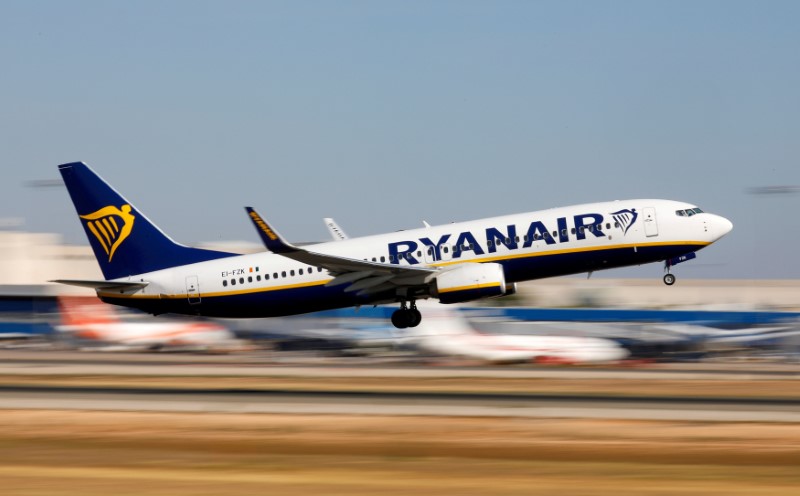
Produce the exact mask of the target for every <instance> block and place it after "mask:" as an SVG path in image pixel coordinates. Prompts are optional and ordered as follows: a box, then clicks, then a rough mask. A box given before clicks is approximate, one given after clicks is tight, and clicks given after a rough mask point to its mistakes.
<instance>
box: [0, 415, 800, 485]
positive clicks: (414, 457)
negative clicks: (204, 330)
mask: <svg viewBox="0 0 800 496" xmlns="http://www.w3.org/2000/svg"><path fill="white" fill-rule="evenodd" d="M798 466H800V425H797V424H769V425H763V424H752V423H707V422H674V421H670V422H653V421H618V420H583V419H575V420H563V419H520V418H511V419H491V418H441V417H384V416H340V415H291V416H285V415H248V414H179V413H177V414H176V413H136V412H87V411H78V412H75V411H53V410H51V411H13V410H9V411H0V480H2V493H3V494H5V495H36V494H48V495H95V494H98V495H99V494H118V495H122V494H138V495H142V494H146V495H151V494H159V495H160V494H164V495H166V494H169V495H183V494H193V495H195V494H201V495H204V494H209V495H211V494H215V495H216V494H244V495H247V494H315V495H333V494H348V495H360V494H385V495H394V494H397V495H400V494H408V493H409V492H412V493H413V492H417V493H420V494H431V493H434V492H436V493H437V494H459V495H472V494H474V495H482V494H487V495H488V494H492V495H497V494H520V495H521V494H536V493H539V494H545V493H547V494H552V493H553V492H556V491H558V492H559V493H561V494H578V495H606V494H619V493H621V492H627V493H633V494H646V495H662V494H664V495H666V494H676V493H680V494H733V495H737V494H761V495H764V494H766V495H772V494H774V495H783V494H785V495H790V494H791V495H794V494H797V493H798V489H799V488H800V471H798V470H797V467H798Z"/></svg>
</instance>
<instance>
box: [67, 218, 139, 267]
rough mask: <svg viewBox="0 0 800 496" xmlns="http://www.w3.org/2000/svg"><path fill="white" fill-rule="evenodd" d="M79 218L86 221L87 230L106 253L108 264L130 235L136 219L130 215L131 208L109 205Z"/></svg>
mask: <svg viewBox="0 0 800 496" xmlns="http://www.w3.org/2000/svg"><path fill="white" fill-rule="evenodd" d="M80 217H81V219H83V220H85V221H86V227H87V229H89V231H91V232H92V234H94V237H95V238H97V241H98V243H100V246H102V247H103V249H104V250H105V251H106V254H107V255H108V261H109V262H111V259H112V258H114V252H116V251H117V248H119V246H120V245H121V244H122V242H123V241H125V239H126V238H127V237H128V236H129V235H130V233H131V230H132V229H133V220H134V219H135V218H136V217H135V216H134V215H133V214H131V206H130V205H127V204H126V205H122V206H121V207H119V208H117V207H114V206H111V205H109V206H107V207H103V208H101V209H100V210H98V211H96V212H92V213H90V214H86V215H81V216H80Z"/></svg>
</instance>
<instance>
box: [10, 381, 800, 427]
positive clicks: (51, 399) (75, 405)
mask: <svg viewBox="0 0 800 496" xmlns="http://www.w3.org/2000/svg"><path fill="white" fill-rule="evenodd" d="M0 408H2V409H51V410H113V411H151V412H153V411H158V412H203V413H220V412H228V413H281V414H287V413H293V414H348V415H392V416H397V415H400V416H402V415H414V416H453V417H543V418H544V417H546V418H598V419H611V418H614V419H638V420H693V421H711V422H731V421H740V422H800V399H764V398H696V397H688V396H687V397H664V396H639V397H628V396H609V395H596V396H590V395H543V394H495V393H440V392H437V393H425V392H413V393H406V392H359V391H323V390H319V391H287V390H248V389H196V388H193V389H188V388H108V387H102V388H98V387H68V386H64V387H55V386H47V387H30V386H4V387H0Z"/></svg>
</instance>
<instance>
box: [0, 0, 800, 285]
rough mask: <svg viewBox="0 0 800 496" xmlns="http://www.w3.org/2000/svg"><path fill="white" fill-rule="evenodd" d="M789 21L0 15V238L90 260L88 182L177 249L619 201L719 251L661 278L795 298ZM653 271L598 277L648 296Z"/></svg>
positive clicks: (332, 8)
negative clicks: (694, 212)
mask: <svg viewBox="0 0 800 496" xmlns="http://www.w3.org/2000/svg"><path fill="white" fill-rule="evenodd" d="M799 26H800V2H795V1H788V2H778V1H766V2H755V1H753V2H735V1H714V2H703V1H686V2H660V1H658V2H657V1H629V2H612V1H609V2H594V1H588V0H587V1H582V2H569V1H554V2H533V1H523V2H503V1H491V2H490V1H485V2H469V1H456V2H444V1H441V2H428V1H421V2H373V1H358V2H346V1H337V2H324V1H318V2H311V1H308V2H303V1H287V2H269V1H254V2H235V1H226V2H221V1H220V2H197V1H186V2H178V1H173V2H161V1H158V2H156V1H141V2H130V1H93V2H85V1H70V2H61V1H19V2H13V1H6V2H2V3H0V64H1V65H0V102H2V106H1V107H0V151H1V152H2V171H3V174H2V181H0V218H24V222H25V225H24V227H23V228H22V229H25V230H31V231H37V232H58V233H61V234H63V235H64V236H65V239H66V240H67V241H69V242H75V243H79V242H80V243H85V240H84V237H83V233H82V230H81V228H80V225H79V223H78V221H77V220H76V219H75V217H74V213H73V207H72V205H71V203H70V202H69V201H68V198H67V195H66V192H65V191H64V190H63V189H59V188H32V187H30V186H28V185H27V184H28V181H32V180H42V179H55V178H57V177H58V176H57V172H56V165H57V164H59V163H63V162H69V161H75V160H83V161H85V162H87V163H89V164H90V165H91V166H92V167H93V168H95V169H96V170H97V171H98V172H100V174H101V175H103V176H104V177H105V178H106V179H108V180H110V181H111V182H112V184H114V185H115V187H116V188H117V189H119V190H120V191H121V192H122V193H123V194H124V195H125V196H127V197H128V199H130V200H131V201H133V202H134V203H135V204H136V205H137V207H139V209H140V210H142V211H143V212H145V213H146V214H147V215H148V216H149V217H150V218H151V219H152V220H154V221H155V222H156V223H157V224H159V226H160V227H162V229H164V230H165V231H166V232H167V233H169V234H170V235H171V236H172V237H173V238H175V239H177V240H178V241H181V242H184V243H189V244H191V243H196V242H201V241H216V240H248V241H252V242H256V241H257V238H256V235H255V232H254V230H253V229H252V227H251V226H250V224H249V222H248V220H247V218H246V216H245V214H244V211H243V209H242V207H243V206H244V205H253V206H255V207H256V208H257V209H259V211H261V213H262V214H263V215H265V216H267V218H269V219H270V220H272V221H273V223H275V224H276V226H277V227H278V228H279V229H280V230H281V231H282V233H283V234H284V235H286V236H287V237H288V238H290V239H292V240H295V241H310V240H322V239H325V238H326V237H327V235H328V234H327V232H326V231H325V228H324V226H323V224H322V221H321V219H322V217H326V216H333V217H335V218H336V219H337V221H339V223H340V224H341V225H342V226H343V227H344V228H345V230H346V231H348V233H349V234H351V235H365V234H375V233H379V232H384V231H390V230H396V229H403V228H409V227H415V226H419V225H421V221H422V219H425V220H427V221H428V222H431V223H445V222H449V221H452V220H466V219H470V218H478V217H487V216H493V215H499V214H506V213H516V212H523V211H529V210H535V209H541V208H547V207H552V206H561V205H568V204H574V203H583V202H592V201H600V200H608V199H622V198H640V197H652V198H670V199H677V200H685V201H689V202H693V203H696V204H698V205H700V206H701V207H703V208H704V209H706V210H708V211H712V212H716V213H719V214H722V215H724V216H726V217H728V218H730V219H731V220H732V221H733V222H734V225H735V228H734V231H733V232H732V233H731V234H730V235H729V236H728V237H727V238H726V239H724V240H722V241H721V242H720V243H718V244H717V245H714V246H712V247H711V248H709V249H707V250H704V251H703V252H701V253H700V254H699V257H698V260H696V261H693V262H689V263H687V264H686V265H684V266H680V268H679V269H678V270H677V274H678V276H679V277H691V278H703V277H748V278H750V277H752V278H772V277H794V278H797V277H800V260H799V259H800V257H798V253H797V246H800V213H798V207H800V195H798V194H795V195H791V194H788V195H771V196H758V195H752V194H748V193H747V191H746V190H747V188H749V187H754V186H768V185H795V184H800V28H799ZM660 274H661V269H660V267H657V266H648V267H641V268H635V269H626V270H624V271H611V272H610V273H608V275H609V276H634V277H660Z"/></svg>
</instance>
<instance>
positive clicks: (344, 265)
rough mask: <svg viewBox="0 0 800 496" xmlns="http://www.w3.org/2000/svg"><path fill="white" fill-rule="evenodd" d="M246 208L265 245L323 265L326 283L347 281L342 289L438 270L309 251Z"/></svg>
mask: <svg viewBox="0 0 800 496" xmlns="http://www.w3.org/2000/svg"><path fill="white" fill-rule="evenodd" d="M245 210H246V211H247V215H248V216H249V217H250V219H251V220H252V222H253V225H255V227H256V230H257V231H258V234H259V236H261V240H262V241H263V243H264V246H266V248H267V249H268V250H269V251H271V252H273V253H275V254H278V255H282V256H284V257H286V258H291V259H292V260H297V261H298V262H302V263H305V264H309V265H313V266H315V267H322V268H323V269H327V270H328V272H330V273H331V274H333V275H334V276H335V277H334V279H333V280H332V281H330V282H328V283H327V284H326V286H338V285H340V284H347V283H350V286H349V287H348V288H346V289H345V291H359V294H367V293H372V292H378V291H382V290H385V289H389V288H391V287H402V286H405V287H410V286H421V285H426V284H427V283H428V282H430V280H431V279H432V278H433V276H434V274H436V273H437V272H438V271H439V269H435V268H432V267H409V266H407V265H396V264H386V263H378V262H369V261H366V260H357V259H353V258H345V257H338V256H335V255H326V254H324V253H315V252H312V251H308V250H305V249H303V248H299V247H297V246H294V245H292V244H291V243H289V242H287V241H286V240H284V239H283V237H282V236H281V235H280V234H278V232H277V231H276V230H275V229H273V228H272V227H271V226H270V225H269V224H267V222H266V221H265V220H264V218H263V217H261V216H260V215H259V214H258V212H256V211H255V209H253V208H252V207H245Z"/></svg>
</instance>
